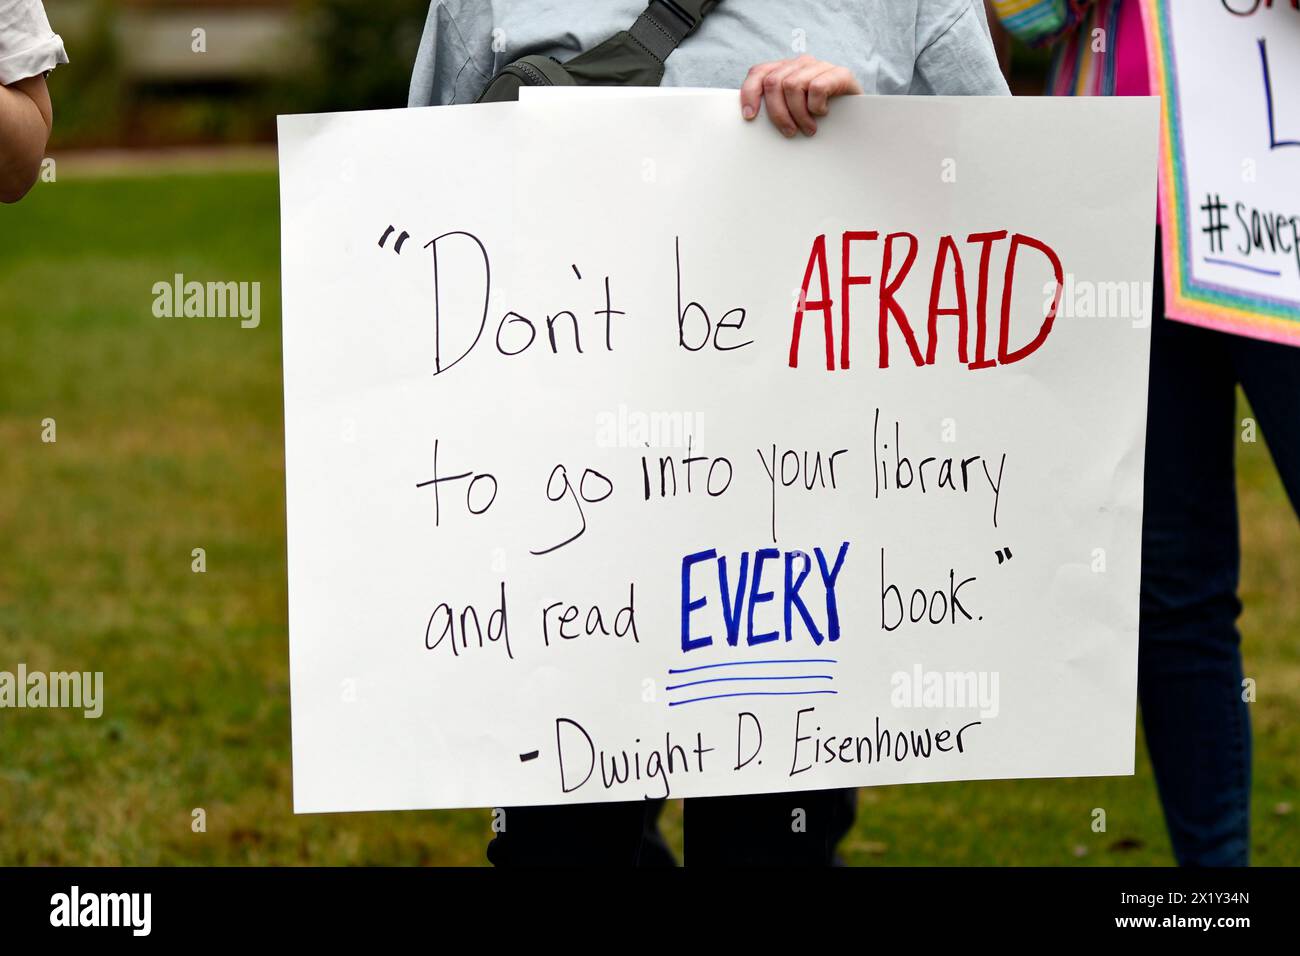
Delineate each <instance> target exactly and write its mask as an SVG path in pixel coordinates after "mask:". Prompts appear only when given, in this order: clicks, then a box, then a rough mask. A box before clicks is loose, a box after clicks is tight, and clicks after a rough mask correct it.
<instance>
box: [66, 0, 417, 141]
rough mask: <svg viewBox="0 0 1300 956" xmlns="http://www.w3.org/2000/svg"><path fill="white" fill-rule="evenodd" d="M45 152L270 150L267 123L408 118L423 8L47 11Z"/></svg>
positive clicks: (202, 4) (111, 4)
mask: <svg viewBox="0 0 1300 956" xmlns="http://www.w3.org/2000/svg"><path fill="white" fill-rule="evenodd" d="M46 10H47V12H48V14H49V17H50V22H51V25H52V26H53V27H54V30H55V32H57V33H59V34H60V35H61V36H62V37H63V41H64V44H65V46H66V47H67V50H68V55H69V58H70V60H71V63H70V64H69V65H68V66H66V67H62V68H60V69H58V70H55V71H54V72H53V73H52V74H51V75H50V79H49V83H50V92H51V96H52V97H53V100H54V103H55V111H56V117H57V121H56V122H55V124H54V137H53V140H52V142H51V144H50V148H51V150H52V151H54V150H60V149H67V148H76V147H106V146H113V147H126V148H130V147H158V146H191V145H200V144H201V145H211V144H234V143H239V144H245V143H255V142H272V141H274V139H275V117H276V114H278V113H294V112H314V111H323V110H351V109H380V108H384V107H398V106H405V105H406V90H407V85H408V83H409V81H410V72H411V64H412V62H413V61H414V59H415V51H416V47H417V46H418V45H419V42H420V32H421V30H422V29H423V26H424V19H425V14H426V12H427V10H428V4H427V3H425V2H422V0H47V2H46Z"/></svg>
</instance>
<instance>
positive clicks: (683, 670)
mask: <svg viewBox="0 0 1300 956" xmlns="http://www.w3.org/2000/svg"><path fill="white" fill-rule="evenodd" d="M838 663H839V661H837V660H834V659H832V658H829V657H810V658H808V659H807V660H795V661H728V662H727V663H725V664H701V665H700V666H699V667H679V668H672V667H670V668H668V673H670V674H689V673H690V672H691V671H706V670H709V669H710V668H712V667H740V666H742V665H745V664H838Z"/></svg>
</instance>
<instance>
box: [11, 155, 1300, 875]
mask: <svg viewBox="0 0 1300 956" xmlns="http://www.w3.org/2000/svg"><path fill="white" fill-rule="evenodd" d="M0 223H2V224H3V230H2V233H0V234H2V235H3V237H4V246H5V248H4V251H3V253H0V669H6V670H13V669H14V668H15V667H16V666H17V664H18V662H20V661H23V662H26V664H27V666H28V668H29V669H32V670H74V669H75V670H101V671H103V672H104V673H105V695H106V699H107V707H106V711H105V714H104V716H103V717H102V718H101V719H99V720H86V719H84V718H83V717H82V716H81V715H80V713H73V712H68V711H55V710H27V711H16V710H8V711H0V864H3V865H12V864H31V863H37V864H47V863H48V864H56V863H57V864H133V865H144V864H177V863H209V864H210V863H218V864H259V863H288V864H293V863H313V864H348V863H389V864H471V863H480V862H483V859H484V858H483V848H484V845H485V842H486V840H487V839H488V837H489V835H490V834H489V818H488V813H487V812H486V811H460V812H423V813H384V814H378V813H369V814H349V815H343V814H336V815H323V816H300V817H295V816H294V815H293V813H292V812H291V809H290V808H291V799H290V772H291V771H290V758H289V749H290V748H289V675H288V638H287V635H286V605H285V544H284V474H283V440H282V439H283V435H282V420H281V409H282V401H281V391H280V322H279V298H280V296H279V280H278V276H279V245H278V244H279V232H278V197H277V189H276V179H275V176H274V175H273V174H272V173H269V172H265V173H257V172H245V173H238V174H235V173H226V174H197V173H196V174H191V175H183V176H181V175H177V176H152V177H150V178H130V177H125V178H114V179H104V180H90V181H76V180H75V179H72V180H67V179H66V178H65V180H64V181H60V182H58V183H54V184H41V185H39V186H38V188H37V189H36V190H35V191H34V192H33V194H32V195H31V196H29V197H28V198H27V199H26V200H25V201H24V202H23V203H21V204H20V205H18V206H16V207H5V208H0ZM177 272H180V273H184V275H185V276H186V277H187V278H190V279H198V280H203V281H206V280H236V281H253V280H256V281H260V282H261V283H262V298H261V304H262V320H261V325H260V327H259V328H256V329H241V328H240V327H239V323H238V320H236V319H194V318H189V319H184V318H182V319H159V318H155V317H154V316H153V315H152V312H151V306H152V303H153V293H152V291H151V289H152V286H153V284H154V283H155V282H159V281H170V279H171V277H172V275H173V274H174V273H177ZM46 418H53V419H55V421H56V427H57V442H55V443H53V444H47V443H43V442H42V441H41V429H42V424H41V423H42V420H43V419H46ZM1239 467H1240V475H1241V507H1242V513H1243V528H1244V545H1245V565H1244V572H1243V573H1244V588H1243V590H1244V595H1243V596H1244V600H1245V603H1246V608H1247V610H1246V613H1245V616H1244V618H1243V621H1242V626H1243V630H1244V633H1245V645H1246V673H1247V674H1248V675H1250V676H1252V677H1254V678H1256V680H1257V681H1258V686H1259V699H1258V701H1257V703H1255V704H1254V705H1253V709H1252V715H1253V719H1254V726H1255V743H1256V758H1255V766H1256V770H1255V795H1254V838H1253V843H1254V860H1255V862H1257V863H1260V864H1292V865H1294V864H1296V863H1300V839H1297V827H1296V820H1297V813H1296V812H1295V811H1293V810H1292V809H1291V804H1293V803H1300V800H1297V797H1296V794H1297V776H1298V775H1300V766H1298V762H1297V753H1300V587H1297V584H1296V582H1297V581H1300V526H1298V525H1297V522H1296V520H1295V518H1294V517H1293V516H1292V515H1291V513H1290V510H1289V507H1288V505H1287V503H1286V500H1285V497H1284V494H1283V492H1282V489H1281V486H1280V485H1279V483H1278V480H1277V477H1276V475H1275V474H1274V472H1273V469H1272V464H1271V462H1270V460H1269V458H1268V452H1267V451H1266V449H1265V447H1264V445H1263V444H1262V443H1257V444H1243V445H1242V446H1241V454H1240V466H1239ZM194 548H204V549H206V552H207V572H206V573H205V574H194V573H192V572H191V570H190V562H191V556H190V555H191V550H192V549H194ZM198 807H201V808H203V809H204V810H205V811H206V815H207V831H206V832H204V833H195V832H193V831H192V829H191V813H192V811H193V810H194V809H195V808H198ZM1095 807H1102V808H1105V810H1106V812H1107V818H1108V831H1107V832H1106V833H1101V834H1097V833H1093V832H1092V830H1091V828H1090V823H1091V821H1092V810H1093V808H1095ZM666 817H667V819H666V826H667V829H668V832H669V834H670V837H671V839H672V840H673V841H674V842H675V844H676V845H677V846H678V847H679V848H680V836H681V834H680V820H681V816H680V811H679V807H677V806H673V807H670V810H669V812H668V814H667V815H666ZM844 849H845V855H846V857H847V859H848V860H849V861H850V862H852V863H856V864H1047V865H1052V864H1063V865H1096V864H1143V865H1145V864H1165V863H1170V862H1172V856H1171V854H1170V850H1169V844H1168V840H1167V838H1166V836H1165V833H1164V826H1163V822H1162V820H1161V816H1160V811H1159V805H1158V803H1157V801H1156V795H1155V785H1154V781H1153V779H1152V776H1151V770H1150V766H1149V764H1148V763H1147V761H1146V758H1145V755H1144V754H1143V755H1141V756H1140V757H1139V762H1138V770H1137V774H1136V776H1134V777H1119V778H1089V779H1080V780H1050V781H1002V782H992V783H957V784H929V785H923V786H911V787H885V788H878V789H870V790H863V791H862V797H861V812H860V815H859V820H858V824H857V827H856V829H855V830H854V832H853V834H852V835H851V837H850V838H849V840H848V841H847V842H846V845H845V848H844Z"/></svg>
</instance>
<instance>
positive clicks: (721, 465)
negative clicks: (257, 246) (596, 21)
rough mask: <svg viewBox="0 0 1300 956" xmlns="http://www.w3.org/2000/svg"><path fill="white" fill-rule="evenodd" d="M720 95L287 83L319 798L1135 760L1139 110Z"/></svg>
mask: <svg viewBox="0 0 1300 956" xmlns="http://www.w3.org/2000/svg"><path fill="white" fill-rule="evenodd" d="M733 98H734V94H731V95H728V94H720V95H718V96H713V95H700V96H691V97H672V98H639V99H636V100H627V101H619V100H601V101H583V102H578V101H576V100H575V101H566V100H564V99H562V98H549V99H547V100H545V101H541V100H539V101H536V102H533V103H524V104H519V105H500V106H495V105H494V106H490V107H466V108H459V107H457V108H439V109H432V110H414V111H404V112H385V113H360V114H351V115H346V116H343V115H340V116H329V117H287V118H284V119H282V121H281V157H282V159H281V162H282V200H283V209H284V216H283V223H284V225H283V247H284V252H283V259H284V297H285V327H284V340H285V406H286V412H285V414H286V459H287V471H288V475H287V482H288V522H289V575H290V580H289V585H290V640H291V655H292V678H293V688H292V691H293V727H294V780H295V784H294V785H295V803H296V807H297V809H298V810H300V811H320V810H360V809H400V808H417V807H452V806H490V805H505V804H523V803H555V802H588V801H594V800H628V799H641V798H643V797H647V796H698V795H711V794H728V793H743V792H760V791H772V790H797V789H814V788H821V787H831V786H853V785H869V784H882V783H896V782H906V781H921V780H946V779H970V778H988V777H1012V776H1046V775H1078V774H1099V773H1126V772H1130V770H1131V766H1132V746H1133V721H1134V713H1133V710H1134V680H1135V673H1136V672H1135V665H1136V653H1135V651H1136V614H1137V581H1138V563H1137V562H1138V540H1139V524H1140V506H1141V474H1142V438H1143V431H1144V420H1145V372H1146V361H1147V341H1148V339H1147V336H1148V320H1147V317H1146V316H1144V315H1143V314H1142V313H1141V310H1140V309H1139V308H1137V307H1136V304H1140V302H1141V301H1142V300H1141V297H1140V296H1135V297H1134V302H1135V308H1134V309H1133V310H1132V311H1131V312H1130V313H1129V314H1126V315H1123V316H1120V317H1115V316H1111V317H1108V318H1105V319H1088V318H1082V317H1077V316H1076V315H1069V316H1066V314H1065V313H1064V312H1062V311H1061V310H1060V309H1059V306H1060V302H1061V297H1062V294H1063V290H1066V289H1072V290H1077V289H1080V288H1087V287H1089V285H1090V284H1091V285H1096V286H1099V285H1101V284H1106V285H1107V286H1108V287H1109V286H1113V285H1114V284H1117V283H1118V284H1121V285H1123V284H1129V283H1131V284H1132V286H1133V287H1134V288H1139V287H1140V286H1141V284H1142V282H1143V280H1144V278H1145V277H1146V275H1147V274H1148V273H1149V270H1150V267H1151V244H1150V236H1151V230H1152V228H1153V222H1152V209H1153V206H1152V203H1153V200H1154V191H1153V187H1154V182H1153V176H1152V174H1151V173H1152V169H1153V166H1152V164H1153V162H1154V147H1155V125H1154V124H1155V112H1154V108H1153V107H1152V105H1151V104H1150V103H1148V102H1146V101H1132V102H1128V103H1119V102H1115V103H1103V102H1098V103H1095V104H1092V103H1088V104H1069V107H1068V109H1066V108H1063V107H1062V106H1060V105H1058V104H1052V103H1048V102H1041V103H1039V102H1033V103H1019V102H1013V101H1011V100H988V101H986V100H973V99H971V100H925V101H920V100H903V99H899V100H889V99H875V98H871V99H868V98H858V99H853V100H850V101H845V102H843V103H842V104H837V110H836V115H835V116H834V117H833V119H832V121H831V122H829V123H827V124H825V125H824V127H823V129H822V131H821V132H819V134H818V136H817V137H816V138H815V140H812V141H808V142H797V143H793V142H787V141H785V140H784V139H782V138H781V137H780V136H779V135H778V134H775V133H774V132H773V131H771V130H768V129H767V128H765V127H762V126H760V125H755V124H744V123H742V122H740V121H739V120H738V119H737V118H736V116H735V115H734V113H735V108H734V102H733ZM394 143H401V144H403V146H402V148H401V149H393V148H392V144H394ZM1134 144H1145V145H1143V146H1139V147H1138V148H1135V147H1134ZM1121 146H1122V148H1121ZM1062 156H1068V157H1070V158H1071V162H1078V163H1079V164H1080V168H1081V169H1082V168H1094V166H1093V164H1102V165H1104V166H1105V167H1106V170H1107V174H1106V176H1105V178H1104V181H1099V182H1089V181H1087V179H1086V178H1083V180H1082V181H1081V182H1078V183H1077V184H1075V183H1076V179H1078V177H1073V176H1066V177H1062V176H1061V167H1060V162H1061V157H1062ZM430 157H436V161H433V162H431V161H430ZM1065 183H1071V184H1073V185H1069V186H1068V187H1067V186H1066V185H1064V184H1065Z"/></svg>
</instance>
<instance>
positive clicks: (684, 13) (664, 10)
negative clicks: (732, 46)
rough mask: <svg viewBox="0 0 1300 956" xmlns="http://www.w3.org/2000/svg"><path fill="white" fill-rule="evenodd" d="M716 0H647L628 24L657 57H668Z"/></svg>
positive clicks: (635, 37) (635, 35) (641, 42)
mask: <svg viewBox="0 0 1300 956" xmlns="http://www.w3.org/2000/svg"><path fill="white" fill-rule="evenodd" d="M718 2H719V0H650V5H649V6H648V7H646V8H645V10H644V11H643V12H642V14H641V16H639V17H637V18H636V22H635V23H634V24H632V26H631V27H629V28H628V31H627V32H628V33H630V34H631V35H632V37H633V39H635V40H636V41H637V42H638V43H640V44H641V45H642V46H643V47H645V48H646V49H647V50H649V51H650V52H651V53H652V54H653V55H654V56H655V58H656V59H658V60H660V61H662V60H666V59H668V56H669V54H671V53H672V52H673V50H675V49H677V46H678V44H680V43H681V42H682V41H683V40H685V39H686V38H687V37H688V36H690V35H691V33H693V32H694V31H695V28H696V27H698V26H699V25H700V21H701V20H703V19H704V18H705V17H706V16H708V14H709V12H710V11H711V10H712V9H713V8H714V7H716V6H717V5H718Z"/></svg>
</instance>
